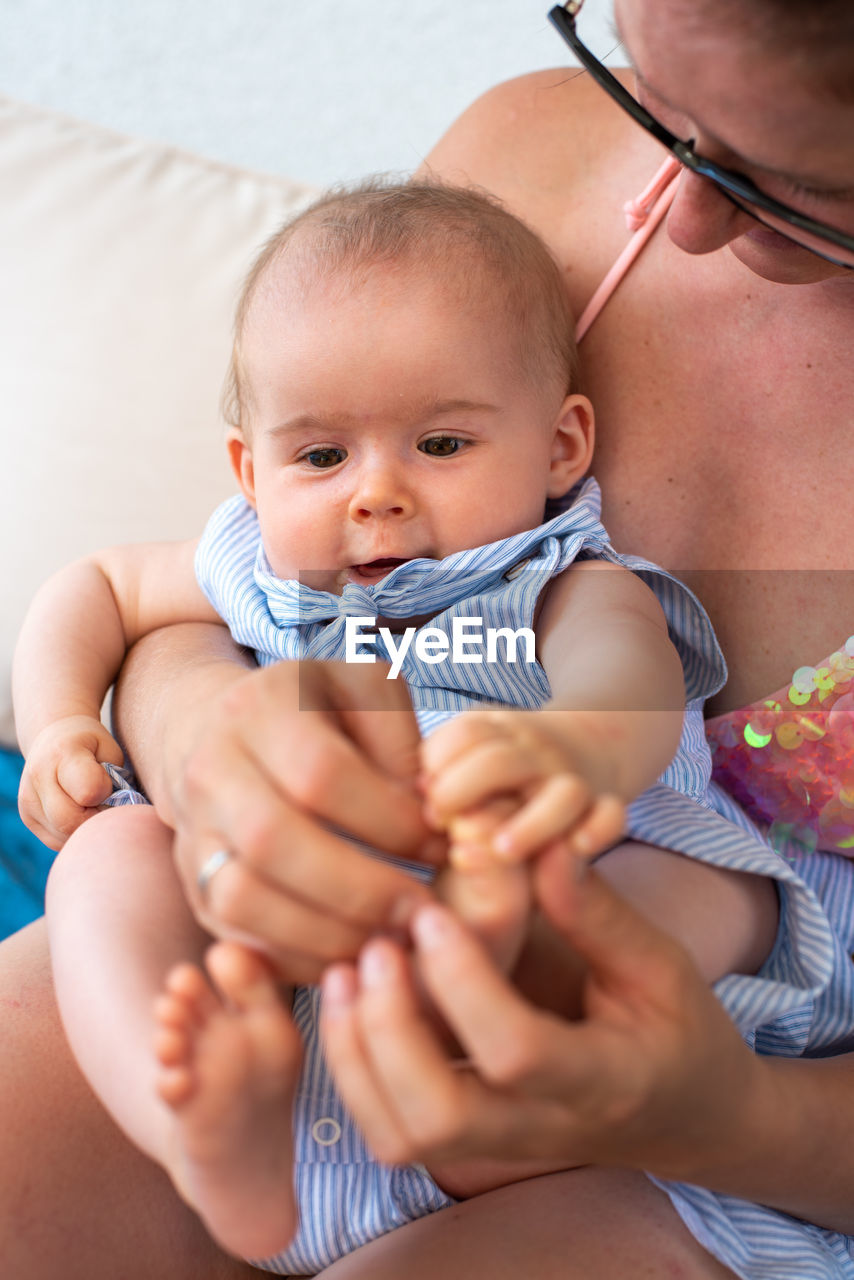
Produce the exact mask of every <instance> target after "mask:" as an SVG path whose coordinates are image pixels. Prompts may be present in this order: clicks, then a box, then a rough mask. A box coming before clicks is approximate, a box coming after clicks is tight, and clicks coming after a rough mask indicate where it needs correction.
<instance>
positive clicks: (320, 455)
mask: <svg viewBox="0 0 854 1280" xmlns="http://www.w3.org/2000/svg"><path fill="white" fill-rule="evenodd" d="M346 457H347V451H346V449H309V451H308V453H304V454H302V456H301V457H300V462H308V463H309V464H310V465H311V466H312V467H317V468H318V469H319V470H324V471H325V470H328V469H329V468H330V467H337V466H338V464H339V462H343V461H344V459H345V458H346Z"/></svg>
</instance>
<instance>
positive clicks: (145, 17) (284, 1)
mask: <svg viewBox="0 0 854 1280" xmlns="http://www.w3.org/2000/svg"><path fill="white" fill-rule="evenodd" d="M548 7H549V0H343V2H342V0H339V3H337V4H335V3H329V0H326V2H325V3H323V4H320V3H317V0H0V92H2V93H6V94H9V95H11V96H13V97H18V98H22V99H24V100H25V101H28V102H33V103H38V104H40V105H43V106H47V107H53V108H55V109H57V110H61V111H65V112H68V113H69V114H72V115H76V116H79V117H82V118H83V119H88V120H94V121H97V122H99V123H101V124H105V125H109V126H111V127H113V128H116V129H120V130H123V131H125V132H128V133H136V134H141V135H143V136H146V137H151V138H158V139H162V140H165V141H168V142H172V143H176V144H177V145H179V146H183V147H187V148H189V149H191V150H195V151H201V152H204V153H206V154H208V155H212V156H215V157H218V158H220V159H223V160H226V161H230V162H231V163H235V164H241V165H247V166H249V167H252V168H261V169H267V170H271V171H273V172H278V173H287V174H290V175H292V176H293V177H296V178H300V179H303V180H306V181H309V182H315V183H318V184H321V185H322V184H325V183H328V182H332V181H335V180H338V179H349V178H354V177H358V176H360V175H362V174H365V173H368V172H374V171H377V170H395V171H410V170H412V169H414V168H415V166H416V165H417V164H418V162H419V160H420V159H421V157H422V156H423V155H424V154H425V152H426V151H428V150H429V149H430V147H431V146H432V144H433V142H434V141H435V140H436V139H437V138H438V137H439V136H440V135H441V133H442V132H443V131H444V130H445V129H446V128H447V126H448V125H449V124H450V123H451V121H452V120H453V119H454V118H455V116H457V115H458V114H459V112H460V111H462V110H463V108H464V107H465V106H466V105H467V103H469V102H470V101H471V100H472V99H473V98H474V97H476V96H477V94H479V93H481V92H482V91H483V90H484V89H486V88H488V87H489V86H490V85H491V84H494V83H496V82H497V81H499V80H503V79H506V78H508V77H510V76H514V75H519V74H521V73H522V72H525V71H529V70H532V69H534V68H537V67H548V66H559V65H563V64H565V63H567V62H568V61H569V59H568V57H567V55H566V53H565V50H564V46H563V44H562V42H561V40H560V38H559V36H558V35H557V33H556V32H555V31H554V30H553V28H552V27H551V25H550V24H549V23H548V22H547V21H546V16H545V15H546V11H547V9H548ZM587 9H588V10H589V11H590V12H589V13H588V12H587V11H585V17H584V23H583V25H582V27H581V30H582V32H583V33H584V35H585V37H586V38H589V42H590V43H591V45H592V47H594V48H595V49H596V50H597V52H599V53H600V54H603V53H608V52H609V51H612V50H614V46H615V38H614V36H613V35H612V34H611V32H610V27H609V23H610V17H611V0H588V3H587ZM612 61H615V62H617V63H619V62H620V61H621V59H620V56H619V53H618V52H617V55H616V57H615V58H613V59H612ZM567 127H568V128H569V127H570V122H567Z"/></svg>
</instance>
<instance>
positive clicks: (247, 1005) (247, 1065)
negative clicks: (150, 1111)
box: [155, 943, 302, 1258]
mask: <svg viewBox="0 0 854 1280" xmlns="http://www.w3.org/2000/svg"><path fill="white" fill-rule="evenodd" d="M205 966H206V968H207V971H208V974H209V977H210V981H206V979H205V976H204V974H203V973H202V971H201V969H199V968H197V967H196V966H195V965H189V964H185V965H180V966H178V967H177V968H175V969H173V970H172V971H171V972H170V974H169V975H168V977H167V979H166V984H165V990H164V992H163V994H162V995H161V996H160V997H159V999H158V1000H157V1002H156V1007H155V1013H156V1022H157V1028H158V1030H157V1035H156V1040H155V1052H156V1056H157V1060H158V1062H159V1064H160V1068H161V1070H160V1072H159V1076H158V1080H157V1088H158V1092H159V1094H160V1097H161V1098H162V1099H163V1101H164V1102H165V1103H166V1105H167V1106H168V1107H169V1108H170V1110H171V1112H172V1113H173V1116H174V1122H175V1123H174V1129H173V1131H172V1134H171V1153H170V1158H169V1161H168V1168H169V1172H170V1174H171V1176H172V1180H173V1182H174V1183H175V1185H176V1186H177V1187H178V1188H179V1190H180V1191H181V1193H182V1195H183V1196H184V1199H185V1200H187V1202H188V1203H189V1204H191V1205H192V1206H193V1208H194V1209H195V1210H196V1212H197V1213H198V1214H199V1215H200V1217H201V1218H202V1220H203V1221H204V1223H205V1224H206V1226H207V1227H208V1229H209V1231H210V1232H211V1235H212V1236H213V1237H214V1239H216V1240H218V1241H219V1243H220V1244H221V1245H222V1246H223V1247H224V1248H226V1249H228V1250H229V1252H231V1253H234V1254H237V1255H238V1256H243V1257H255V1258H259V1257H272V1256H273V1255H274V1254H276V1253H279V1252H280V1251H281V1250H283V1249H284V1248H285V1247H286V1246H287V1245H288V1244H289V1243H290V1241H291V1239H292V1237H293V1234H294V1231H295V1229H296V1221H297V1211H296V1205H295V1203H294V1190H293V1159H292V1150H293V1138H292V1134H291V1109H292V1105H293V1095H294V1090H295V1088H296V1084H297V1080H298V1079H299V1067H300V1062H301V1058H302V1051H301V1043H300V1038H299V1034H298V1032H297V1030H296V1027H295V1026H294V1024H293V1022H292V1021H291V1019H290V1016H289V1013H288V1010H287V1008H286V1006H285V1004H284V1003H283V997H282V994H281V993H280V992H279V991H278V989H277V987H276V984H275V982H274V981H273V977H272V974H271V972H270V970H269V968H268V967H267V965H266V964H265V963H264V961H263V960H262V959H261V958H260V957H259V956H256V955H253V953H252V952H251V951H249V950H248V949H247V948H245V947H240V946H236V945H235V944H234V943H219V944H217V945H215V946H213V947H211V948H210V950H209V951H208V953H207V955H206V957H205Z"/></svg>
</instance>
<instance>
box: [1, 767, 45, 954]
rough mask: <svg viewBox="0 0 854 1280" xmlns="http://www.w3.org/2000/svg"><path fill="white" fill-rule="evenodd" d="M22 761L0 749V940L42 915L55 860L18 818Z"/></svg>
mask: <svg viewBox="0 0 854 1280" xmlns="http://www.w3.org/2000/svg"><path fill="white" fill-rule="evenodd" d="M23 765H24V761H23V759H22V757H21V756H20V755H18V753H17V752H16V751H7V750H5V749H3V748H0V937H2V938H5V937H8V935H9V934H10V933H14V932H15V930H16V929H22V928H23V927H24V925H25V924H29V923H30V921H31V920H35V919H36V918H37V917H38V916H40V915H42V914H43V912H44V887H45V883H46V881H47V873H48V871H49V870H50V865H51V863H52V862H53V860H54V858H55V857H56V855H55V853H54V852H53V850H52V849H48V848H47V847H46V846H45V845H43V844H42V842H41V840H37V839H36V837H35V836H34V835H31V834H30V832H29V831H28V830H27V828H26V827H25V826H24V824H23V823H22V822H21V819H20V818H19V817H18V783H19V782H20V779H21V769H22V768H23Z"/></svg>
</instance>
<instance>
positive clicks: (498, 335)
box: [229, 269, 592, 593]
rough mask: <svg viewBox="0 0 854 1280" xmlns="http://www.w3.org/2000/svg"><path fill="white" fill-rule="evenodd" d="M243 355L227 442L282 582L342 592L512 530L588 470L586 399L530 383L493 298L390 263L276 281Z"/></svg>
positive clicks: (529, 523)
mask: <svg viewBox="0 0 854 1280" xmlns="http://www.w3.org/2000/svg"><path fill="white" fill-rule="evenodd" d="M241 352H242V364H243V368H244V375H245V379H246V382H247V384H248V386H249V388H250V401H251V427H250V432H249V438H248V440H247V441H245V442H244V441H243V440H242V439H241V438H237V437H235V438H233V439H232V441H231V442H230V446H229V447H230V451H231V458H232V463H233V465H234V467H235V470H236V471H237V473H238V476H239V478H240V481H241V485H242V487H243V490H244V492H245V493H246V495H247V497H248V498H249V500H250V501H251V502H252V504H253V505H254V506H255V508H256V510H257V512H258V518H259V523H260V527H261V536H262V539H263V543H264V549H265V551H266V553H267V557H268V559H269V561H270V565H271V567H272V569H273V571H274V573H275V574H276V575H277V576H278V577H280V578H298V579H299V580H300V581H302V582H304V583H306V585H308V586H311V587H314V588H315V589H318V590H325V591H333V592H336V593H340V592H341V590H342V589H343V587H344V585H345V583H347V582H356V583H361V584H363V585H367V584H371V583H376V582H379V581H380V580H381V579H382V578H383V577H385V575H386V574H388V573H389V572H390V571H391V570H392V569H393V568H394V567H395V566H396V565H398V564H400V563H401V562H402V561H405V560H411V559H415V558H419V557H425V556H426V557H430V558H434V559H441V558H443V557H444V556H447V555H450V554H451V553H452V552H455V551H461V550H464V549H466V548H469V547H476V546H480V545H481V544H483V543H487V542H492V541H495V540H497V539H499V538H503V537H507V536H509V535H511V534H514V533H520V532H522V531H523V530H525V529H530V528H533V527H534V526H536V525H537V524H539V523H540V522H541V520H542V517H543V508H544V504H545V500H546V498H547V497H549V496H552V497H556V496H558V495H560V494H562V493H564V492H566V490H567V489H568V488H569V487H570V486H571V484H572V483H574V481H575V480H576V479H577V478H578V477H579V476H580V475H582V474H583V473H584V471H585V470H586V468H587V465H588V462H589V455H590V449H591V447H592V421H591V420H590V417H589V406H588V404H587V402H586V401H585V400H583V398H582V397H579V396H571V397H569V398H565V397H564V395H563V392H562V391H560V390H555V389H552V390H551V391H543V390H540V389H538V388H536V387H534V386H533V385H532V381H533V379H532V378H531V376H530V375H526V374H525V373H524V371H523V369H522V367H521V362H520V357H519V352H518V344H517V343H515V342H514V341H513V337H512V334H511V333H509V332H508V324H507V321H506V320H504V319H503V313H502V310H501V308H500V307H499V305H498V303H497V300H494V304H493V305H491V306H490V300H489V299H485V300H484V301H483V302H479V303H478V305H477V307H473V306H468V307H465V306H462V305H461V304H460V302H459V299H458V298H457V297H456V291H454V290H453V289H449V288H448V287H447V286H445V287H443V286H441V285H437V284H436V283H435V282H434V281H431V280H428V279H426V278H425V279H421V278H415V279H413V278H412V276H411V275H410V276H409V277H404V276H403V275H402V274H401V273H400V272H394V271H393V270H389V269H382V270H378V269H374V270H373V271H371V272H369V273H368V275H367V279H366V280H365V281H361V280H360V281H359V283H358V285H354V284H352V283H349V282H347V283H342V282H341V281H337V282H336V281H333V282H332V283H331V284H329V285H326V284H323V285H313V286H312V287H311V288H310V289H309V290H308V291H307V293H305V292H304V293H303V295H302V296H299V295H298V294H296V293H295V292H294V291H293V289H292V288H284V289H281V290H277V289H276V288H275V281H274V282H273V287H271V288H268V289H265V290H264V291H263V292H262V294H261V296H258V297H256V299H255V301H254V302H253V305H252V308H251V312H250V316H249V318H248V320H247V325H246V329H245V331H244V334H243V341H242V345H241Z"/></svg>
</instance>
